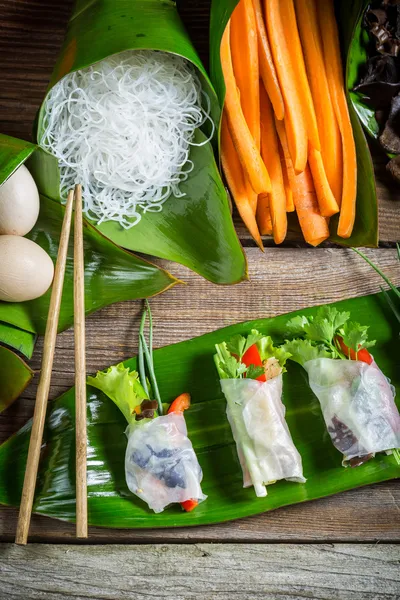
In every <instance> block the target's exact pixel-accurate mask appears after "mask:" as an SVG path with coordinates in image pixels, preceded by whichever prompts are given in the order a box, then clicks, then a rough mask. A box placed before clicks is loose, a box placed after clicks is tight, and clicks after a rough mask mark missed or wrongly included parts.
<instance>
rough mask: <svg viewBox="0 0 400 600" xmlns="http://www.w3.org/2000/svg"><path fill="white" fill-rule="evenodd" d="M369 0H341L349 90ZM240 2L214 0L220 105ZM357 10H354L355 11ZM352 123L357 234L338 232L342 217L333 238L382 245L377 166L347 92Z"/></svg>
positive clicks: (213, 56)
mask: <svg viewBox="0 0 400 600" xmlns="http://www.w3.org/2000/svg"><path fill="white" fill-rule="evenodd" d="M363 1H364V2H365V0H338V1H337V3H336V4H337V6H336V8H337V16H338V25H339V31H340V34H341V42H342V56H343V57H346V61H345V62H346V81H347V87H348V89H351V88H352V84H351V78H350V76H349V74H351V73H353V65H352V60H353V59H352V52H351V51H350V52H349V44H350V36H349V33H348V32H349V30H350V31H351V32H352V31H353V29H354V26H355V16H354V14H355V13H356V16H358V12H357V11H355V10H354V6H353V5H355V4H357V3H360V2H363ZM237 3H238V0H212V4H211V22H210V72H211V81H212V82H213V84H214V87H215V89H216V92H217V95H218V98H219V101H220V105H221V106H223V104H224V99H225V84H224V77H223V73H222V67H221V61H220V46H221V39H222V35H223V32H224V30H225V27H226V24H227V22H228V20H229V18H230V16H231V14H232V12H233V10H234V8H235V7H236V5H237ZM351 9H353V10H351ZM347 99H348V105H349V110H350V117H351V122H352V125H353V132H354V138H355V143H356V148H357V168H358V184H357V211H356V221H355V224H354V229H353V233H352V235H351V237H350V238H348V239H344V238H341V237H339V236H337V235H336V230H337V224H338V216H337V215H336V216H335V217H333V218H332V219H331V221H330V231H331V236H330V238H329V240H330V241H332V242H335V243H337V244H341V245H343V246H373V247H375V246H377V245H378V202H377V196H376V187H375V177H374V168H373V164H372V160H371V155H370V152H369V149H368V144H367V141H366V139H365V136H364V133H363V131H362V127H361V126H360V123H359V121H358V118H357V113H356V110H355V108H354V107H353V104H352V102H350V98H349V94H347ZM288 219H289V228H290V229H292V230H295V231H298V230H299V225H298V221H297V218H296V216H295V214H289V215H288Z"/></svg>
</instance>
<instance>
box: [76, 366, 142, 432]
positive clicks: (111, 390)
mask: <svg viewBox="0 0 400 600" xmlns="http://www.w3.org/2000/svg"><path fill="white" fill-rule="evenodd" d="M87 383H88V384H89V385H91V386H93V387H95V388H97V389H98V390H101V391H102V392H104V393H105V394H106V395H107V396H108V397H109V398H111V400H112V401H113V402H115V404H116V405H117V406H118V408H119V409H120V411H121V412H122V414H123V415H124V417H125V419H126V420H127V421H128V423H129V424H131V423H133V422H135V408H136V407H137V406H139V404H141V402H142V400H147V399H148V397H147V394H146V392H145V391H144V389H143V387H142V385H141V383H140V381H139V374H138V373H137V371H129V369H128V368H127V367H125V366H124V364H123V363H120V364H119V365H115V366H113V367H110V368H109V369H108V370H107V371H99V372H98V373H97V375H96V376H95V377H88V378H87Z"/></svg>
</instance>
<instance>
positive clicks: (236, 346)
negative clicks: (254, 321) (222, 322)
mask: <svg viewBox="0 0 400 600" xmlns="http://www.w3.org/2000/svg"><path fill="white" fill-rule="evenodd" d="M245 346H246V338H245V337H243V335H234V336H233V338H231V339H230V340H229V342H226V349H227V351H228V352H230V353H231V354H235V355H236V356H238V357H239V358H242V356H243V354H244V351H245V350H244V349H245Z"/></svg>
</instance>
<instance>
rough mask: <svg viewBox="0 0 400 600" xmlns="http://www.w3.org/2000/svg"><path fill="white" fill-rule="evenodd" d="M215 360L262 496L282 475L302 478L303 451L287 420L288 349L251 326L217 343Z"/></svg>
mask: <svg viewBox="0 0 400 600" xmlns="http://www.w3.org/2000/svg"><path fill="white" fill-rule="evenodd" d="M216 349H217V354H216V355H215V357H214V358H215V363H216V366H217V369H218V373H219V376H220V378H221V388H222V391H223V393H224V395H225V398H226V402H227V407H226V414H227V417H228V420H229V423H230V425H231V428H232V434H233V437H234V440H235V442H236V448H237V452H238V456H239V460H240V464H241V467H242V471H243V487H250V486H252V485H253V486H254V490H255V492H256V495H257V496H258V497H263V496H266V495H267V488H266V486H267V485H269V484H272V483H275V482H276V481H278V480H280V479H287V480H289V481H295V482H300V483H304V482H305V481H306V480H305V478H304V476H303V468H302V462H301V456H300V454H299V452H298V451H297V449H296V447H295V445H294V443H293V440H292V437H291V435H290V431H289V428H288V426H287V423H286V420H285V407H284V405H283V403H282V373H283V372H284V371H285V367H284V365H285V362H286V360H287V358H288V357H289V354H288V353H286V352H284V351H282V350H281V349H280V348H274V346H273V343H272V339H271V338H270V337H269V336H263V335H262V334H260V333H258V331H255V330H253V331H252V332H251V335H249V336H248V337H247V338H244V337H243V336H240V335H238V336H235V337H234V338H232V339H231V341H230V342H228V343H226V342H223V343H222V344H218V345H216Z"/></svg>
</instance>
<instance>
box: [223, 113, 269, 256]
mask: <svg viewBox="0 0 400 600" xmlns="http://www.w3.org/2000/svg"><path fill="white" fill-rule="evenodd" d="M221 163H222V169H223V171H224V175H225V177H226V181H227V183H228V185H229V189H230V191H231V194H232V196H233V199H234V201H235V204H236V206H237V209H238V211H239V214H240V216H241V217H242V219H243V222H244V224H245V225H246V227H247V229H248V230H249V232H250V234H251V235H252V237H253V238H254V240H255V241H256V243H257V245H258V246H259V247H260V249H261V250H262V251H264V246H263V243H262V240H261V237H260V232H259V231H258V226H257V222H256V218H255V215H254V212H253V210H252V208H251V206H250V203H249V200H248V198H247V192H246V186H245V177H244V173H243V169H242V166H241V164H240V160H239V157H238V155H237V152H236V149H235V146H234V145H233V141H232V137H231V134H230V131H229V127H228V122H227V119H226V115H225V114H224V115H223V117H222V125H221Z"/></svg>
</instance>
